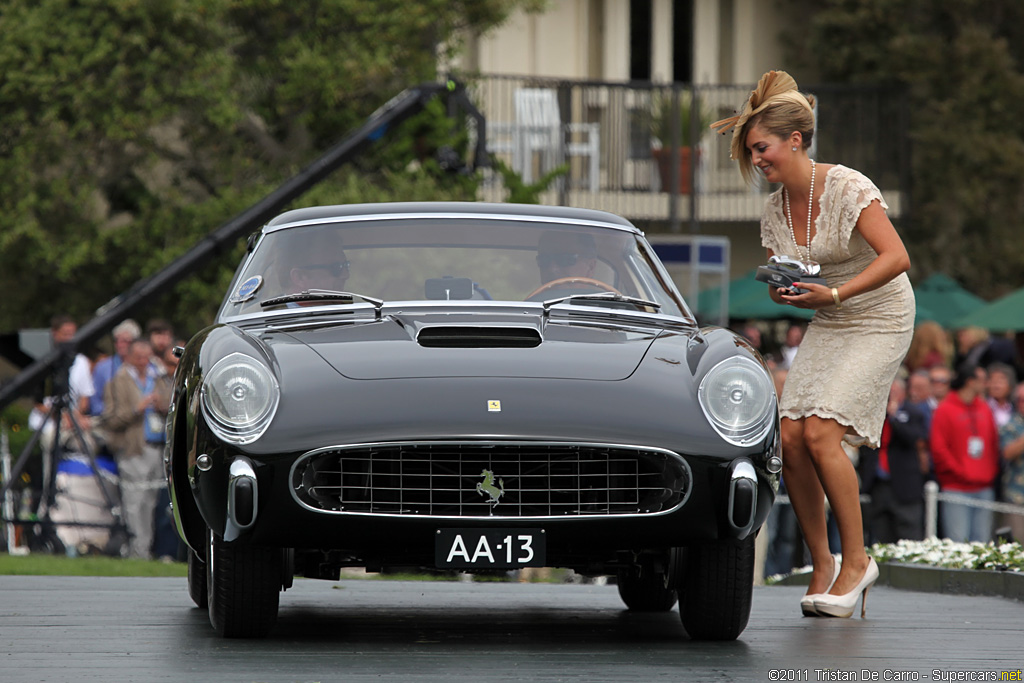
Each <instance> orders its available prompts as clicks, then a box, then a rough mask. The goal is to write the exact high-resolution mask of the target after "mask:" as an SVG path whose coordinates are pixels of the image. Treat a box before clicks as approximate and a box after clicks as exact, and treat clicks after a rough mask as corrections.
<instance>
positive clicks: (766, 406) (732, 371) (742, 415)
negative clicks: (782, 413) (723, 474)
mask: <svg viewBox="0 0 1024 683" xmlns="http://www.w3.org/2000/svg"><path fill="white" fill-rule="evenodd" d="M697 396H698V398H699V400H700V407H701V409H702V410H703V411H704V415H705V416H706V417H707V418H708V421H709V422H710V423H711V426H712V427H714V428H715V431H716V432H718V433H719V434H720V435H721V436H722V438H723V439H725V440H726V441H728V442H729V443H731V444H733V445H736V446H749V445H751V444H754V443H757V442H758V441H759V440H760V439H762V438H763V437H764V435H765V434H767V433H768V429H769V428H770V427H771V425H772V418H773V417H774V415H773V411H772V409H773V408H774V406H775V388H774V386H773V384H772V381H771V378H770V377H769V376H768V373H767V372H765V370H764V368H762V367H761V366H760V365H758V364H757V363H755V362H754V361H753V360H750V359H749V358H742V357H740V358H730V359H728V360H724V361H722V362H721V363H719V364H718V365H716V366H715V367H713V368H711V370H710V371H709V372H708V374H707V375H705V376H704V379H703V380H702V381H701V383H700V387H699V388H698V390H697Z"/></svg>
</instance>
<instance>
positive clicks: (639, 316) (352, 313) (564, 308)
mask: <svg viewBox="0 0 1024 683" xmlns="http://www.w3.org/2000/svg"><path fill="white" fill-rule="evenodd" d="M356 306H358V307H357V308H353V304H324V305H322V306H317V307H316V312H312V311H311V310H310V309H309V308H306V309H303V312H302V313H301V314H297V313H296V311H295V309H292V308H289V309H283V310H278V311H256V312H253V313H247V314H245V315H225V316H224V317H223V318H222V321H223V322H231V323H244V322H246V321H249V320H262V319H266V320H267V321H268V323H267V324H268V325H272V324H274V323H273V322H270V321H273V320H274V319H276V318H288V317H293V318H295V317H298V315H301V316H302V317H303V318H305V320H303V321H301V322H302V323H303V324H307V323H308V324H310V325H324V324H334V323H348V322H352V323H370V322H376V320H375V319H373V318H360V317H356V315H357V314H359V313H362V312H364V311H373V310H374V308H373V306H370V305H366V306H363V305H358V304H356ZM557 306H558V307H557V308H556V309H554V310H553V311H552V314H553V315H552V314H549V318H550V317H553V318H555V319H558V318H560V317H561V316H560V315H559V314H561V315H564V317H566V318H572V319H573V322H580V321H579V320H578V319H579V318H583V317H587V318H591V319H593V318H607V319H608V321H609V322H614V321H615V320H618V319H622V318H626V319H632V320H640V321H645V322H647V321H649V323H650V324H651V325H652V326H655V325H656V326H665V325H679V324H680V323H682V324H683V325H685V326H686V327H687V328H688V329H695V328H696V327H697V325H696V322H695V321H694V320H693V318H686V317H677V316H674V315H668V314H666V313H648V312H646V311H630V310H625V309H614V310H612V309H607V310H603V309H601V308H600V307H599V306H587V305H576V304H569V303H561V304H558V305H557ZM410 308H415V309H425V311H424V312H425V313H431V312H434V309H440V308H460V309H462V308H465V309H470V310H469V311H468V312H472V310H473V309H483V311H484V312H486V313H490V312H492V310H491V309H498V310H499V311H500V310H501V309H507V310H508V312H509V313H510V314H518V315H537V316H540V315H541V314H542V313H543V305H542V304H541V303H539V302H533V301H523V302H513V301H484V300H481V299H466V300H463V301H458V302H455V301H438V302H431V301H427V300H421V299H410V300H406V301H389V302H387V303H386V304H385V305H384V307H383V308H382V309H381V317H382V318H383V317H387V316H389V315H394V314H401V313H406V312H408V311H407V310H406V309H410ZM341 311H345V312H346V313H347V315H346V316H345V318H346V319H344V320H318V321H315V322H314V321H311V320H309V318H311V317H312V316H318V317H320V316H322V317H324V318H326V317H328V316H330V315H332V314H337V313H339V312H341ZM457 312H458V313H463V311H461V310H460V311H457ZM296 322H297V323H298V322H299V321H296ZM285 324H287V323H284V324H282V326H283V325H285ZM597 324H604V323H597Z"/></svg>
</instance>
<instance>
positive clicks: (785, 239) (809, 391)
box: [761, 165, 915, 447]
mask: <svg viewBox="0 0 1024 683" xmlns="http://www.w3.org/2000/svg"><path fill="white" fill-rule="evenodd" d="M875 199H877V200H879V202H881V205H882V208H888V206H887V205H886V203H885V200H884V199H882V193H881V192H879V190H878V188H877V187H875V185H874V183H872V182H871V181H870V180H869V179H868V178H867V177H865V176H864V175H863V174H861V173H859V172H857V171H854V170H852V169H849V168H846V167H844V166H838V165H837V166H833V167H832V168H830V169H829V171H828V173H827V174H826V176H825V186H824V190H823V192H822V195H821V197H820V199H819V207H820V214H819V216H818V218H817V220H816V223H815V226H816V228H817V232H816V234H815V235H814V237H813V238H812V239H811V255H810V258H811V259H813V260H815V261H817V262H818V263H820V264H821V275H822V276H823V277H824V278H825V279H826V281H827V282H828V286H829V287H838V286H839V285H841V284H843V283H845V282H847V281H849V280H851V279H852V278H853V277H854V276H855V275H857V274H858V273H860V272H861V271H862V270H864V268H866V267H867V265H868V264H869V263H871V261H872V260H874V259H875V257H876V256H877V254H876V252H875V250H874V249H872V248H871V246H870V245H869V244H868V243H867V242H866V241H865V240H864V238H863V237H861V234H860V233H859V232H858V231H856V230H854V227H855V226H856V224H857V219H858V218H859V217H860V213H861V211H863V210H864V209H865V208H866V207H867V206H868V205H869V204H870V203H871V202H872V200H875ZM782 204H783V201H782V189H781V188H780V189H779V190H778V191H777V192H773V193H772V194H771V196H770V197H769V198H768V201H767V203H766V205H765V210H764V215H763V216H762V218H761V243H762V244H763V245H764V246H765V247H767V248H769V249H771V250H772V251H773V252H774V253H776V254H788V255H791V256H796V255H799V256H801V257H803V256H804V254H806V252H805V250H804V249H803V248H802V247H800V248H798V247H797V245H796V242H795V241H794V239H793V235H792V233H791V231H790V229H789V225H788V224H787V222H786V216H785V214H784V213H783V206H782ZM914 309H915V306H914V292H913V289H912V288H911V286H910V280H909V279H908V278H907V276H906V274H905V273H904V274H901V275H900V276H899V277H897V278H895V279H893V280H892V281H890V282H889V283H887V284H885V285H883V286H882V287H879V288H878V289H876V290H873V291H870V292H866V293H864V294H861V295H860V296H856V297H852V298H850V299H849V300H848V301H844V302H843V307H842V310H836V309H835V307H833V306H829V307H828V308H822V309H819V310H818V311H816V312H815V314H814V318H812V319H811V322H810V324H809V325H808V327H807V332H806V334H805V335H804V339H803V341H802V342H801V343H800V347H799V349H798V350H797V353H796V357H795V358H794V360H793V365H792V366H791V367H790V370H789V374H788V375H787V376H786V382H785V384H784V387H783V390H782V397H781V399H780V401H779V404H780V405H779V409H780V412H781V414H782V416H783V417H789V418H793V419H799V418H802V417H807V416H809V415H818V416H820V417H824V418H832V419H834V420H836V421H837V422H839V423H840V424H843V425H846V426H847V427H848V430H847V438H848V440H849V441H851V442H853V443H866V444H867V445H870V446H873V447H877V446H878V442H879V440H880V438H881V435H882V423H883V422H884V420H885V409H886V404H887V402H888V397H889V387H890V385H891V384H892V381H893V379H894V378H895V377H896V372H897V370H898V369H899V365H900V363H901V362H902V361H903V357H904V356H905V355H906V353H907V349H908V348H910V339H911V336H912V335H913V331H914V313H915V310H914Z"/></svg>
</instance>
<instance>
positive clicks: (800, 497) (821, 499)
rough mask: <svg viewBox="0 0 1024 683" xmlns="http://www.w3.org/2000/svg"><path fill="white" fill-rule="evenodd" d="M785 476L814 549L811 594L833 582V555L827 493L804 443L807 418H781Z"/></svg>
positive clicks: (792, 502)
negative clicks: (827, 522) (826, 503)
mask: <svg viewBox="0 0 1024 683" xmlns="http://www.w3.org/2000/svg"><path fill="white" fill-rule="evenodd" d="M782 478H783V480H784V481H785V482H786V492H787V493H788V494H789V501H790V503H791V504H792V505H793V512H794V513H795V514H796V520H797V522H798V523H799V524H800V530H801V531H802V532H803V535H804V540H805V541H806V542H807V547H808V548H809V549H810V551H811V563H812V564H813V566H814V573H813V574H812V575H811V584H810V586H809V587H808V589H807V594H808V595H814V594H816V593H824V592H825V591H826V590H828V584H829V582H830V581H832V571H833V565H832V556H831V553H830V552H829V549H828V530H827V529H826V526H825V493H824V491H823V489H822V487H821V482H820V481H819V480H818V472H817V470H816V469H815V467H814V462H813V461H812V460H811V456H810V453H809V452H808V450H807V447H806V445H805V443H804V421H803V420H791V419H789V418H782Z"/></svg>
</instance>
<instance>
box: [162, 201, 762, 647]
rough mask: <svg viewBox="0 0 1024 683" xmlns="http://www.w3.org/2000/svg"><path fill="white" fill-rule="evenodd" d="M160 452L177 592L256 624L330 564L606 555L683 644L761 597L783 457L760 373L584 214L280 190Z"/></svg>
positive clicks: (205, 335)
mask: <svg viewBox="0 0 1024 683" xmlns="http://www.w3.org/2000/svg"><path fill="white" fill-rule="evenodd" d="M172 404H173V405H172V407H171V413H170V415H169V417H168V427H167V428H168V435H169V439H168V448H167V472H168V479H169V484H170V489H171V496H172V500H173V505H174V514H175V517H176V521H177V525H178V530H179V533H180V534H181V537H182V538H183V539H184V540H185V541H186V543H187V544H188V545H189V547H190V548H191V552H190V553H189V580H188V583H189V592H190V594H191V596H192V599H193V600H194V601H195V602H196V604H197V605H199V606H200V607H202V606H208V608H209V612H210V621H211V622H212V624H213V626H214V628H215V629H216V630H217V631H218V632H219V633H221V634H223V635H225V636H229V637H252V636H261V635H265V634H267V633H268V632H269V630H270V629H271V628H272V626H273V624H274V622H275V620H276V616H277V611H278V600H279V594H280V592H281V590H283V589H287V588H288V587H289V586H291V583H292V579H293V577H294V576H302V577H311V578H320V579H328V580H336V579H338V577H339V570H340V568H342V567H349V566H355V567H366V568H368V569H370V570H381V569H385V568H388V567H411V566H414V567H431V568H437V569H443V570H465V571H472V572H484V571H487V570H512V569H516V568H522V567H529V566H551V567H568V568H572V569H574V570H575V571H577V572H579V573H581V574H612V575H616V577H617V581H618V588H619V592H620V594H621V596H622V598H623V600H624V601H625V603H626V605H627V606H628V607H629V608H631V609H636V610H668V609H671V608H672V606H673V605H674V604H675V602H676V600H677V596H678V599H679V603H680V614H681V616H682V622H683V624H684V626H685V628H686V630H687V632H688V634H689V635H690V636H691V637H693V638H711V639H734V638H736V637H737V636H738V635H739V634H740V632H741V631H742V630H743V629H744V627H745V626H746V623H747V618H748V616H749V613H750V601H751V595H752V577H753V562H754V541H753V536H754V533H755V532H756V530H757V529H758V528H759V527H760V526H761V524H762V523H763V522H764V519H765V517H766V516H767V515H768V511H769V509H770V508H771V505H772V502H773V501H774V496H775V489H776V488H777V484H778V479H777V477H778V474H777V473H778V471H779V470H780V469H781V459H780V447H779V440H778V411H777V406H776V400H775V393H774V388H773V384H772V380H771V377H770V376H769V373H768V371H767V369H766V368H765V365H764V363H763V361H762V359H761V357H760V356H759V355H758V353H757V352H756V351H754V349H752V348H751V347H750V345H749V344H748V343H747V342H746V341H745V340H744V339H743V338H742V337H739V336H737V335H735V334H733V333H732V332H730V331H728V330H726V329H721V328H701V327H698V325H697V323H696V322H695V320H694V317H693V315H692V314H691V313H690V311H689V309H688V308H687V306H686V304H685V303H684V301H683V299H682V297H681V296H680V294H679V292H678V291H677V290H676V287H675V286H674V284H673V283H672V281H671V279H670V278H669V276H668V275H667V274H666V272H665V269H664V268H663V266H662V265H661V263H660V262H659V261H658V259H657V257H656V256H655V254H654V251H653V250H652V248H651V246H650V245H649V244H648V243H647V241H646V240H645V239H644V237H643V234H642V233H641V232H640V231H639V230H637V229H636V228H635V227H634V226H633V225H631V224H630V223H629V222H627V221H626V220H624V219H622V218H619V217H617V216H614V215H611V214H607V213H603V212H598V211H587V210H577V209H566V208H552V207H538V206H526V205H513V204H472V203H467V204H457V203H406V204H368V205H359V206H328V207H318V208H308V209H300V210H297V211H290V212H287V213H285V214H282V215H281V216H279V217H277V218H275V219H274V220H272V221H271V222H270V223H268V224H267V225H266V226H264V227H263V228H262V230H261V231H259V233H257V234H256V235H254V236H253V238H252V239H250V241H249V249H248V253H247V255H246V258H245V259H244V261H243V263H242V264H241V266H240V267H239V269H238V271H237V273H236V275H235V278H234V281H233V282H232V284H231V287H230V290H229V291H228V293H227V297H226V298H225V300H224V303H223V305H222V306H221V308H220V311H219V313H218V315H217V320H216V324H214V325H212V326H211V327H208V328H206V329H205V330H203V331H202V332H200V333H199V334H197V335H196V336H195V337H194V338H193V339H192V340H191V341H190V342H189V343H188V345H187V347H186V348H185V349H184V351H183V353H182V356H181V364H180V366H179V368H178V371H177V374H176V378H175V387H174V395H173V401H172Z"/></svg>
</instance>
